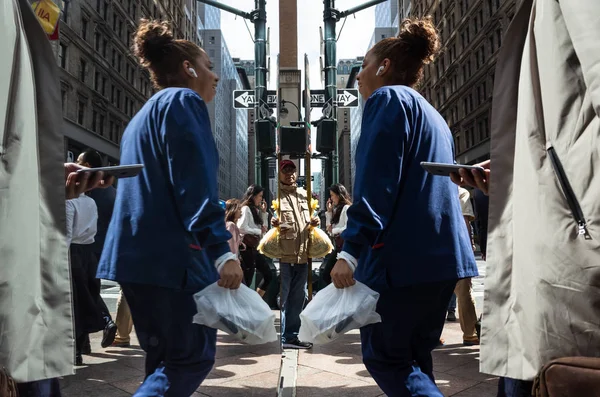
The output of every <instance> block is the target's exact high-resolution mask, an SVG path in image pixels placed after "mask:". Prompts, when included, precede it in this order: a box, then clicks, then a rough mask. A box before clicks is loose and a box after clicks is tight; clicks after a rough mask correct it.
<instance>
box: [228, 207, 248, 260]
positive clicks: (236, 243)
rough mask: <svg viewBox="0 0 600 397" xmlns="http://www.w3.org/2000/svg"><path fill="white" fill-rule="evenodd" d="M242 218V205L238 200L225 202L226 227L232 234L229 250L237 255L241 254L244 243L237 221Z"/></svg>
mask: <svg viewBox="0 0 600 397" xmlns="http://www.w3.org/2000/svg"><path fill="white" fill-rule="evenodd" d="M241 216H242V205H241V203H240V200H238V199H229V200H227V201H226V202H225V227H227V231H228V232H229V233H231V238H230V239H229V249H230V250H231V252H233V253H234V254H236V255H239V253H240V245H242V244H244V243H242V235H241V233H240V229H239V228H238V226H237V221H238V220H239V219H240V217H241Z"/></svg>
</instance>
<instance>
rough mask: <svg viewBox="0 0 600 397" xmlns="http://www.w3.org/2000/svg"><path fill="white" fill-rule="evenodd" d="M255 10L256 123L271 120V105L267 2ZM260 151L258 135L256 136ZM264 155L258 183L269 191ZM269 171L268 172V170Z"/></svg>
mask: <svg viewBox="0 0 600 397" xmlns="http://www.w3.org/2000/svg"><path fill="white" fill-rule="evenodd" d="M254 5H255V10H254V11H252V13H251V18H252V22H253V23H254V74H255V76H256V86H255V87H254V98H255V101H256V103H255V104H254V108H255V110H256V121H257V122H258V120H264V119H268V118H269V105H268V104H267V1H266V0H255V1H254ZM255 141H256V145H255V147H256V148H257V149H258V134H256V135H255ZM261 157H262V155H261V154H260V153H258V151H257V152H256V160H257V161H256V178H257V183H258V184H259V185H261V186H263V187H265V188H267V189H268V186H267V185H268V183H269V181H268V177H267V178H266V179H265V175H268V172H267V173H265V172H262V171H261V166H264V164H261V163H262V161H261ZM267 171H268V170H267Z"/></svg>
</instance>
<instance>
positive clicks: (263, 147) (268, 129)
mask: <svg viewBox="0 0 600 397" xmlns="http://www.w3.org/2000/svg"><path fill="white" fill-rule="evenodd" d="M256 133H257V134H258V135H257V137H258V142H257V144H258V148H257V150H258V151H259V152H261V153H264V154H271V153H274V152H275V123H274V122H273V121H271V120H268V119H262V120H257V121H256Z"/></svg>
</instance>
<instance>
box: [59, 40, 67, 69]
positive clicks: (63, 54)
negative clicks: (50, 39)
mask: <svg viewBox="0 0 600 397" xmlns="http://www.w3.org/2000/svg"><path fill="white" fill-rule="evenodd" d="M58 64H59V65H60V67H61V68H63V69H65V70H66V69H67V45H66V44H63V43H60V49H59V51H58Z"/></svg>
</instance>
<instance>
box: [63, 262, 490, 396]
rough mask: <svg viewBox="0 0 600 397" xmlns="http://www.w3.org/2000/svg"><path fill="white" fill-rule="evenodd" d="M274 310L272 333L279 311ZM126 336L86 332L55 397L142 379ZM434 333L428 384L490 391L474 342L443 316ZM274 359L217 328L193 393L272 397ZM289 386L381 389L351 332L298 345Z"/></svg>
mask: <svg viewBox="0 0 600 397" xmlns="http://www.w3.org/2000/svg"><path fill="white" fill-rule="evenodd" d="M478 267H479V271H480V276H479V277H477V278H475V279H473V295H474V297H475V301H476V309H477V312H478V313H480V312H481V304H482V298H483V277H484V275H485V263H484V262H482V261H478ZM117 291H118V287H117ZM105 299H106V297H105ZM113 300H115V299H113ZM112 303H115V302H111V305H110V307H111V308H112V310H114V308H113V307H114V306H113V305H112ZM275 313H276V316H277V320H276V326H277V330H278V332H279V311H275ZM113 318H114V317H113ZM131 336H132V341H131V342H132V346H131V348H128V349H121V348H114V347H109V348H107V349H102V348H101V347H100V340H101V337H102V334H101V333H97V334H94V335H91V337H90V338H91V342H92V351H93V353H92V355H91V356H87V355H84V356H83V361H84V364H85V365H84V366H82V367H78V368H77V373H76V375H73V376H68V377H65V378H63V379H61V381H60V384H61V389H62V392H63V396H64V397H82V396H83V397H100V396H102V397H122V396H131V395H132V394H133V393H134V392H135V390H136V389H137V388H138V386H139V385H140V383H141V382H142V381H143V379H144V352H143V351H142V350H141V348H140V347H139V344H138V341H137V338H136V337H135V332H133V333H132V335H131ZM442 338H444V339H445V341H446V346H444V347H442V348H439V349H437V350H435V351H434V352H433V358H434V373H435V377H436V383H437V385H438V387H439V388H440V389H441V390H442V392H443V393H444V395H445V396H456V397H494V396H495V395H496V384H497V378H494V377H491V376H488V375H485V374H480V373H479V347H478V346H474V347H465V346H463V345H462V332H461V331H460V325H459V323H458V322H453V323H449V322H447V323H446V326H445V328H444V332H443V334H442ZM281 362H282V355H281V351H280V349H279V344H278V343H277V342H274V343H271V344H268V345H260V346H249V345H244V344H240V343H237V342H236V341H235V340H234V339H233V338H232V337H230V336H228V335H226V334H224V333H222V332H219V333H218V339H217V357H216V363H215V366H214V368H213V370H212V372H211V373H210V374H209V376H208V378H207V379H206V380H205V382H204V383H203V384H202V386H200V388H199V389H198V390H197V391H196V393H195V394H194V396H195V397H201V396H202V397H206V396H210V397H217V396H228V397H238V396H239V397H242V396H244V397H246V396H275V395H276V394H277V389H278V386H279V385H280V383H283V382H282V379H280V372H279V369H280V365H281ZM295 392H296V394H295V395H296V396H297V397H309V396H333V395H346V396H360V397H370V396H372V397H376V396H377V397H378V396H383V395H384V394H383V392H382V391H381V389H379V387H377V385H376V384H375V382H374V381H373V379H372V378H371V377H370V375H369V374H368V372H367V371H366V369H365V367H364V365H363V364H362V360H361V351H360V338H359V334H358V331H354V332H351V333H349V334H348V335H346V336H344V337H342V338H340V340H338V341H336V342H333V343H330V344H328V345H324V346H315V347H314V348H313V349H312V350H309V351H300V352H299V355H298V360H297V379H296V388H295Z"/></svg>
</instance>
